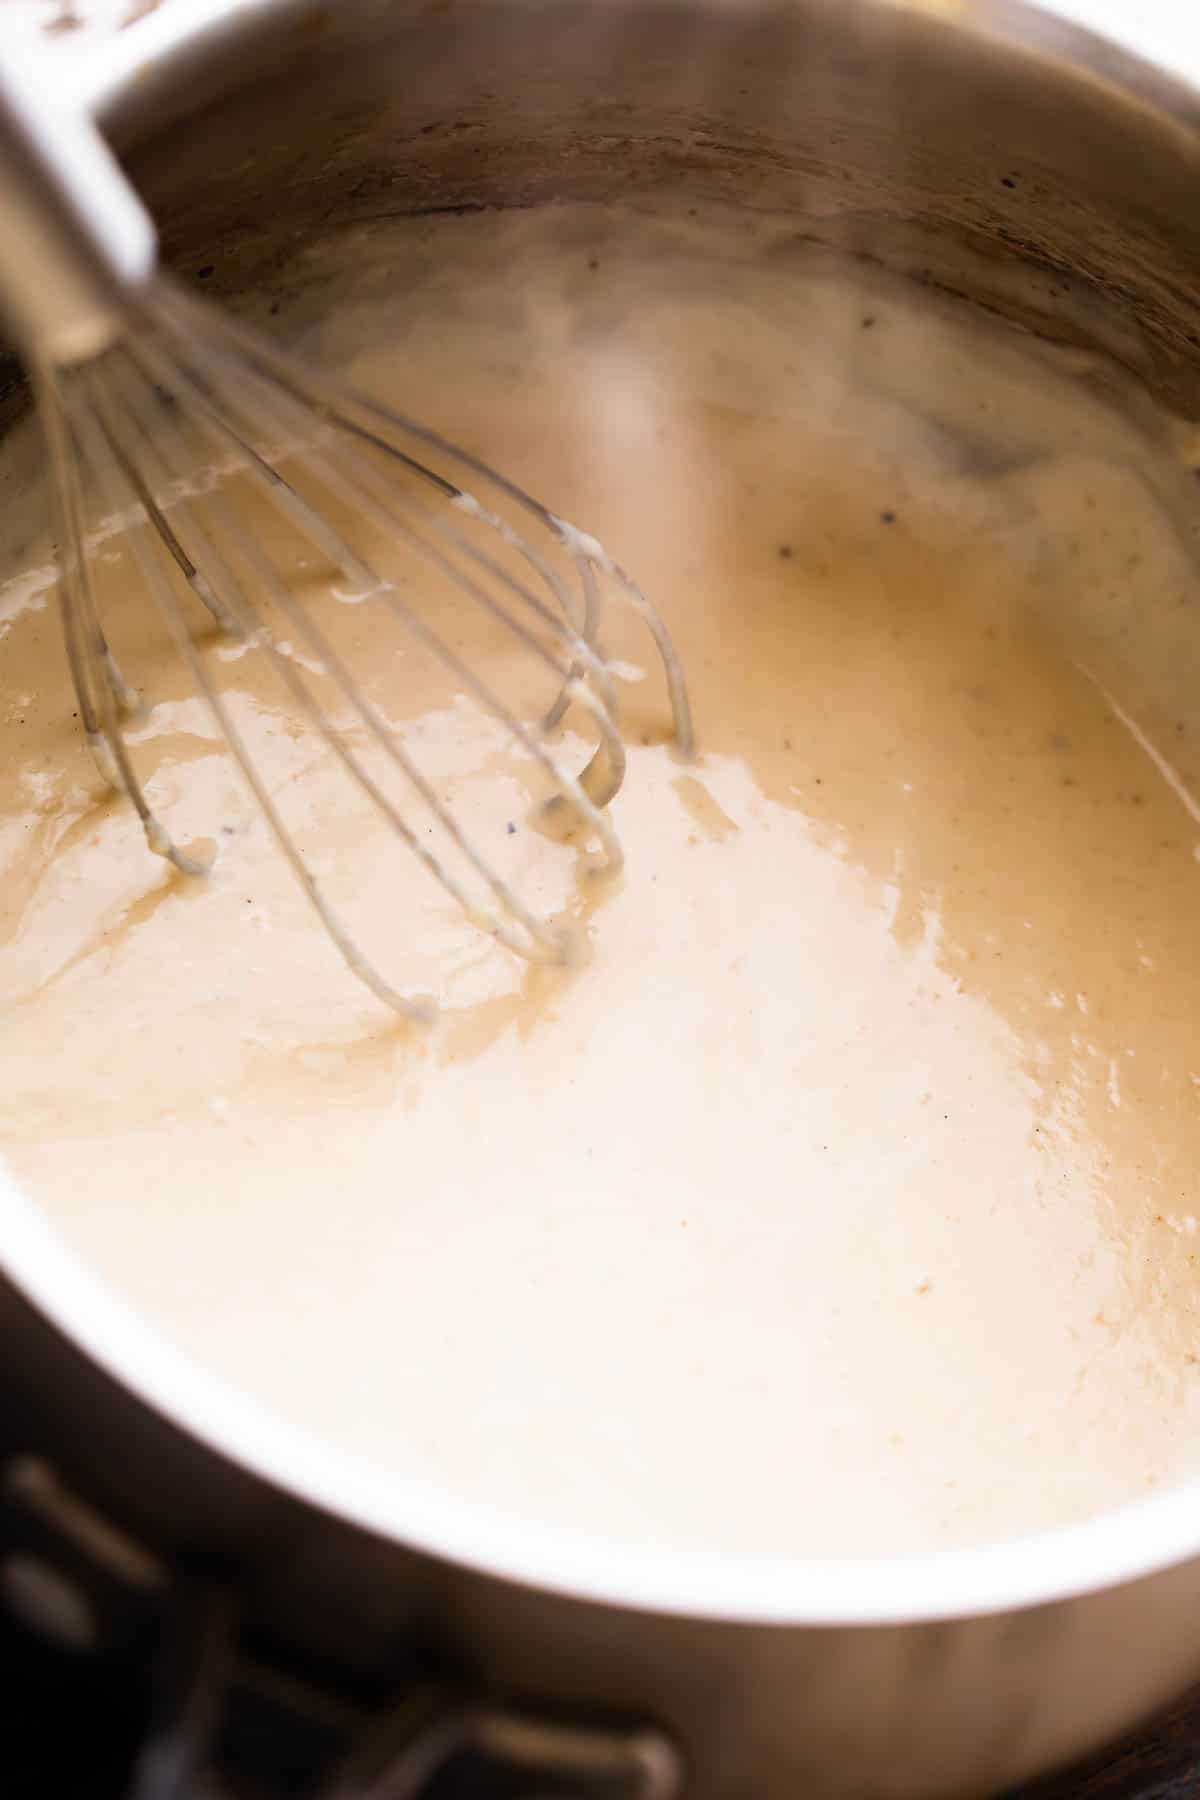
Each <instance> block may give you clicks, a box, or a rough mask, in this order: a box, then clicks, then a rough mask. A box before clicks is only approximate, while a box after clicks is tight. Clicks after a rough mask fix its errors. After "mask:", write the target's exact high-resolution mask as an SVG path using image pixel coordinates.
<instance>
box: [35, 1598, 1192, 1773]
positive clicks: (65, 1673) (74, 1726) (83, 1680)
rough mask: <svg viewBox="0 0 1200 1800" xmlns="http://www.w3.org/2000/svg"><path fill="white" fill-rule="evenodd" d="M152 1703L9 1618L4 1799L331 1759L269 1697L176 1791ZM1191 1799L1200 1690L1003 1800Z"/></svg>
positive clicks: (316, 1768)
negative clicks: (208, 1770) (149, 1752)
mask: <svg viewBox="0 0 1200 1800" xmlns="http://www.w3.org/2000/svg"><path fill="white" fill-rule="evenodd" d="M157 1699H158V1697H157V1696H156V1695H155V1694H154V1693H153V1692H150V1691H147V1688H146V1687H145V1686H140V1685H139V1683H138V1682H137V1681H136V1680H132V1679H130V1678H129V1677H128V1675H125V1676H123V1677H122V1676H120V1675H118V1674H115V1673H112V1672H110V1673H108V1674H104V1673H103V1672H100V1671H98V1670H97V1669H96V1667H95V1666H94V1665H93V1663H92V1662H91V1659H89V1658H87V1657H85V1656H82V1655H79V1654H74V1655H73V1654H71V1653H69V1652H64V1651H62V1650H60V1649H49V1648H48V1647H47V1646H46V1645H45V1644H44V1643H43V1642H42V1641H41V1640H39V1639H38V1638H36V1637H34V1636H33V1635H32V1634H30V1633H28V1632H26V1631H24V1630H23V1629H21V1628H18V1627H15V1626H13V1625H12V1624H11V1622H10V1623H8V1624H0V1794H2V1795H3V1797H4V1800H285V1797H286V1800H317V1796H318V1795H319V1793H320V1792H321V1791H322V1789H323V1786H324V1777H325V1774H326V1772H327V1770H328V1769H329V1768H330V1767H331V1766H332V1764H333V1761H334V1759H335V1758H336V1755H337V1749H338V1744H337V1735H338V1734H337V1731H336V1728H335V1727H333V1726H332V1725H331V1726H330V1728H329V1729H327V1730H325V1731H322V1726H321V1721H319V1720H317V1721H313V1720H309V1721H308V1722H307V1729H306V1731H304V1732H298V1731H297V1728H296V1724H295V1720H294V1718H290V1719H289V1720H288V1722H287V1723H283V1722H282V1721H283V1717H284V1715H283V1713H282V1712H277V1711H276V1710H275V1709H273V1708H272V1706H271V1704H270V1698H269V1696H266V1697H264V1698H263V1699H262V1701H261V1703H260V1704H259V1705H258V1706H257V1708H255V1707H253V1706H252V1707H250V1708H249V1709H248V1710H247V1709H246V1708H245V1706H244V1705H243V1708H242V1712H241V1715H240V1716H239V1717H236V1718H232V1719H229V1720H227V1721H226V1722H225V1725H224V1728H223V1730H222V1734H221V1739H222V1744H223V1746H224V1748H223V1752H222V1757H221V1766H222V1769H223V1773H221V1774H219V1775H217V1776H216V1777H214V1778H206V1779H205V1780H204V1781H203V1783H202V1784H200V1785H196V1784H194V1783H191V1782H189V1781H187V1780H186V1779H185V1780H184V1781H183V1782H182V1784H181V1783H180V1781H179V1780H177V1779H174V1778H173V1776H172V1772H171V1770H170V1769H169V1768H168V1767H165V1766H164V1763H163V1759H162V1757H161V1756H160V1757H158V1758H157V1759H153V1758H147V1756H146V1755H145V1746H146V1743H147V1741H148V1736H149V1734H150V1732H151V1727H152V1721H153V1718H154V1715H155V1709H156V1705H157ZM168 1761H169V1759H168ZM1197 1797H1200V1690H1197V1691H1196V1692H1193V1693H1192V1694H1191V1695H1189V1696H1188V1697H1187V1698H1186V1699H1184V1700H1183V1701H1181V1702H1180V1703H1179V1704H1178V1705H1177V1706H1175V1707H1174V1708H1173V1709H1172V1710H1171V1711H1170V1712H1169V1713H1167V1714H1165V1715H1162V1716H1161V1717H1160V1718H1159V1719H1158V1721H1157V1722H1156V1723H1155V1724H1154V1725H1153V1726H1152V1727H1150V1728H1148V1729H1146V1730H1144V1731H1142V1732H1141V1733H1139V1734H1137V1735H1136V1736H1135V1737H1133V1738H1131V1739H1129V1740H1127V1741H1126V1742H1125V1743H1123V1744H1121V1745H1119V1746H1118V1747H1117V1748H1115V1749H1110V1750H1108V1751H1106V1752H1104V1753H1103V1754H1102V1755H1100V1756H1098V1757H1097V1758H1095V1759H1094V1760H1093V1761H1092V1762H1090V1763H1089V1764H1087V1765H1086V1766H1084V1767H1082V1768H1080V1769H1076V1770H1073V1771H1071V1772H1070V1773H1068V1774H1064V1775H1059V1776H1055V1777H1053V1778H1051V1779H1049V1780H1047V1781H1044V1782H1039V1783H1037V1784H1035V1785H1034V1786H1032V1787H1028V1788H1024V1789H1022V1790H1021V1792H1020V1794H1019V1795H1017V1794H1010V1795H1007V1796H1005V1797H1004V1800H1197ZM428 1800H534V1797H533V1796H530V1795H527V1794H526V1793H524V1792H522V1791H521V1790H520V1789H519V1788H516V1787H512V1786H511V1785H509V1784H507V1783H504V1782H501V1783H500V1785H497V1781H496V1779H495V1777H494V1776H489V1777H487V1778H486V1779H484V1778H482V1777H475V1776H473V1774H472V1771H471V1769H470V1767H465V1768H463V1767H460V1768H458V1769H456V1770H452V1771H450V1772H449V1773H448V1775H447V1777H446V1778H445V1779H443V1780H441V1781H439V1782H438V1783H437V1784H436V1786H435V1787H434V1788H431V1789H429V1791H428ZM537 1800H550V1797H549V1796H547V1795H544V1794H539V1796H538V1797H537ZM555 1800H557V1796H555ZM798 1800H799V1797H798ZM816 1800H819V1797H816Z"/></svg>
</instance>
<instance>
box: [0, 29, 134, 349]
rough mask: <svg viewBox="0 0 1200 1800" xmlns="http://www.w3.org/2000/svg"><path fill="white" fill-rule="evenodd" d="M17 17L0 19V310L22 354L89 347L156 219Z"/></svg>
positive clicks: (104, 334)
mask: <svg viewBox="0 0 1200 1800" xmlns="http://www.w3.org/2000/svg"><path fill="white" fill-rule="evenodd" d="M65 88H66V83H65V82H64V79H63V70H62V68H61V67H60V66H59V64H58V63H57V62H56V60H55V58H54V55H53V54H52V53H51V52H50V51H49V50H48V48H47V46H46V45H45V44H44V43H43V41H42V40H41V38H40V36H39V35H38V34H37V33H36V32H35V31H34V30H33V29H32V28H31V27H30V26H29V24H28V22H27V21H17V20H14V19H12V18H11V17H10V18H0V312H2V313H3V314H4V317H5V321H6V323H7V324H8V325H9V327H10V328H11V330H12V332H13V335H14V337H15V339H16V345H15V347H16V348H17V349H18V350H19V351H20V352H21V353H22V354H23V355H25V356H26V357H28V359H29V360H30V361H42V362H46V361H49V362H51V363H54V364H55V365H62V364H67V363H73V362H79V361H82V360H84V359H86V358H87V357H90V356H93V355H95V354H97V353H98V352H99V351H100V350H102V349H103V348H104V347H105V346H106V344H107V343H108V342H110V341H111V339H112V338H113V336H114V335H115V334H116V331H117V328H118V319H119V309H120V303H121V300H122V298H123V297H124V296H126V295H128V293H129V292H130V290H136V289H137V288H139V287H140V286H141V285H142V284H143V283H144V282H145V281H146V280H147V279H148V277H149V276H150V274H151V273H152V271H153V268H154V262H155V254H156V243H155V233H154V226H153V224H152V223H151V220H150V217H149V215H148V214H147V212H146V210H145V208H144V207H143V206H142V203H141V201H140V200H139V199H138V197H137V195H136V194H135V193H134V192H133V189H132V188H131V187H130V185H129V183H128V181H127V180H126V179H125V176H124V175H123V174H122V172H121V170H120V168H119V166H118V164H117V162H116V159H115V157H114V156H113V154H112V152H111V151H110V150H109V148H108V146H107V145H106V144H105V142H104V140H103V139H102V138H101V136H100V134H99V132H98V131H97V130H96V128H95V126H94V125H93V123H92V121H91V120H90V119H89V118H87V117H86V116H85V115H84V114H83V113H82V112H81V111H80V110H78V109H77V108H76V107H75V106H74V105H73V104H72V102H71V100H70V96H69V94H68V93H66V92H65Z"/></svg>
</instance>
